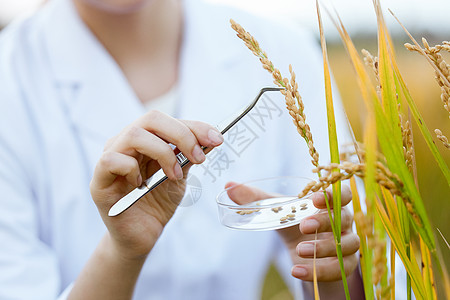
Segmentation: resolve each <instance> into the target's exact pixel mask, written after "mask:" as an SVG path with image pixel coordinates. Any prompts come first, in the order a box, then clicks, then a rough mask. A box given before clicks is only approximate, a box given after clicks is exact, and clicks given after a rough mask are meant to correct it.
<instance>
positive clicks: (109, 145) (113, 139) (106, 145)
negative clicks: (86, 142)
mask: <svg viewBox="0 0 450 300" xmlns="http://www.w3.org/2000/svg"><path fill="white" fill-rule="evenodd" d="M115 140H116V137H112V138H109V139H108V140H107V141H106V143H105V146H104V147H103V151H106V150H107V149H109V148H110V147H111V145H112V144H113V143H114V141H115Z"/></svg>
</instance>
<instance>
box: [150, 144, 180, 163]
mask: <svg viewBox="0 0 450 300" xmlns="http://www.w3.org/2000/svg"><path fill="white" fill-rule="evenodd" d="M155 159H156V160H157V161H158V162H160V163H162V164H170V165H172V164H174V163H175V162H176V161H177V159H176V157H175V154H174V153H173V150H172V148H170V146H169V145H167V144H165V145H162V146H161V148H160V149H159V151H158V152H157V154H156V157H155Z"/></svg>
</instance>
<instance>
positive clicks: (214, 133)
mask: <svg viewBox="0 0 450 300" xmlns="http://www.w3.org/2000/svg"><path fill="white" fill-rule="evenodd" d="M181 122H182V123H184V124H185V125H186V126H187V127H189V129H190V130H191V131H192V133H193V134H194V135H195V136H196V138H197V140H198V141H199V143H200V144H201V145H203V146H205V147H217V146H219V145H220V144H222V143H223V136H222V134H221V133H220V132H219V130H217V128H215V127H214V126H211V125H209V124H206V123H203V122H199V121H190V120H181Z"/></svg>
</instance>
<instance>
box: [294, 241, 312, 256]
mask: <svg viewBox="0 0 450 300" xmlns="http://www.w3.org/2000/svg"><path fill="white" fill-rule="evenodd" d="M297 254H298V255H300V256H313V255H314V244H312V243H300V244H298V245H297Z"/></svg>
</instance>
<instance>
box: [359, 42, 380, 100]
mask: <svg viewBox="0 0 450 300" xmlns="http://www.w3.org/2000/svg"><path fill="white" fill-rule="evenodd" d="M361 53H362V54H363V55H364V62H365V63H366V65H367V66H368V67H369V68H371V69H372V71H373V74H374V75H375V80H376V82H377V94H378V96H381V85H380V76H379V70H378V57H376V56H373V55H372V54H371V53H370V52H369V51H368V50H366V49H362V50H361Z"/></svg>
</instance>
